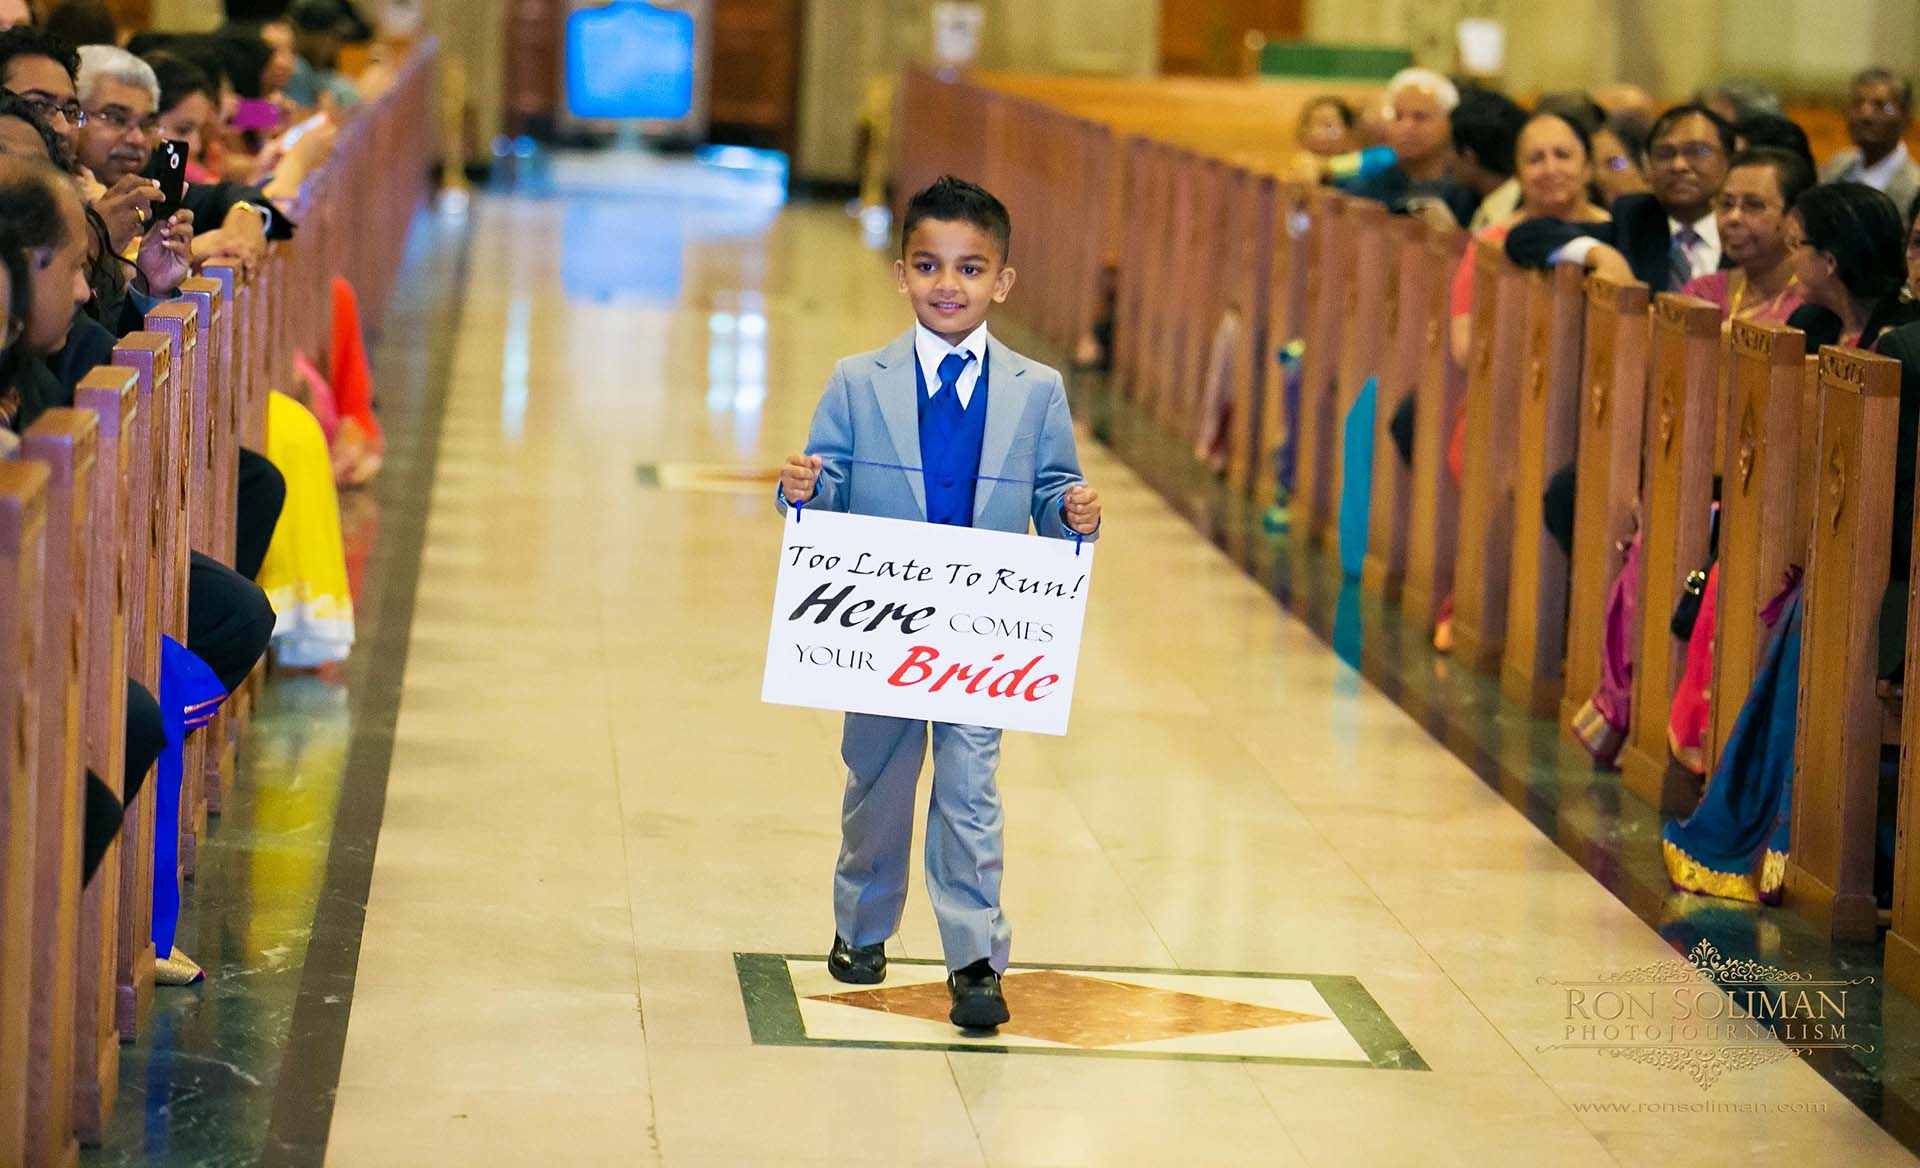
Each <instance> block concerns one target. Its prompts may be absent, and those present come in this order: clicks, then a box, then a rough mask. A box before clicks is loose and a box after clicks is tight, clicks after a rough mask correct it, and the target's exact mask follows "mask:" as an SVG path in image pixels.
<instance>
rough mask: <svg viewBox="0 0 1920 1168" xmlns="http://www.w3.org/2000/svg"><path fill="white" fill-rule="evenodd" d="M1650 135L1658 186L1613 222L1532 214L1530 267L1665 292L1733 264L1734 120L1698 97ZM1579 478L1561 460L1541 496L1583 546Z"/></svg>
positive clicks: (1651, 172) (1515, 253) (1525, 263)
mask: <svg viewBox="0 0 1920 1168" xmlns="http://www.w3.org/2000/svg"><path fill="white" fill-rule="evenodd" d="M1647 137H1648V143H1649V145H1648V147H1647V182H1648V185H1650V186H1651V187H1652V188H1653V192H1652V193H1651V194H1646V195H1621V196H1620V197H1619V198H1617V199H1615V200H1614V201H1613V206H1612V208H1610V209H1611V211H1612V213H1613V218H1612V220H1611V221H1610V222H1604V223H1568V222H1563V221H1561V220H1559V219H1544V218H1542V219H1529V220H1527V221H1526V222H1524V223H1521V224H1518V225H1516V226H1515V227H1514V229H1513V230H1512V231H1511V232H1510V233H1508V235H1507V258H1509V259H1511V260H1512V261H1513V262H1514V263H1516V264H1519V265H1520V266H1521V267H1523V268H1528V267H1530V268H1546V267H1551V266H1552V265H1554V264H1557V263H1577V264H1582V265H1584V266H1585V267H1586V269H1587V270H1588V271H1590V272H1598V273H1600V274H1602V275H1605V276H1608V277H1611V278H1613V279H1616V280H1638V281H1640V282H1641V283H1643V284H1646V285H1647V286H1648V287H1650V288H1652V289H1653V290H1654V291H1655V292H1678V291H1679V290H1680V289H1681V288H1682V287H1684V286H1685V285H1686V283H1687V281H1689V280H1691V279H1693V278H1694V277H1696V276H1704V275H1707V274H1708V273H1710V272H1714V271H1717V270H1719V269H1720V268H1723V267H1728V266H1731V264H1732V260H1731V259H1730V258H1729V257H1728V256H1727V254H1726V252H1725V250H1724V249H1723V248H1722V247H1721V245H1720V225H1719V224H1718V223H1717V222H1715V220H1714V217H1713V202H1714V198H1715V197H1716V196H1717V195H1719V193H1720V185H1721V184H1722V183H1724V182H1725V181H1726V178H1727V163H1728V161H1729V159H1730V158H1731V157H1732V154H1733V127H1731V126H1729V125H1728V124H1727V123H1726V121H1725V120H1724V119H1722V118H1721V117H1720V115H1719V114H1716V113H1714V112H1713V111H1712V110H1710V109H1708V108H1707V107H1706V106H1703V105H1699V104H1696V103H1688V104H1686V105H1677V106H1674V107H1673V108H1672V109H1670V110H1668V111H1667V112H1666V113H1664V114H1661V115H1660V117H1659V119H1658V120H1656V121H1655V122H1654V123H1653V129H1652V130H1651V131H1650V132H1649V134H1648V136H1647ZM1574 487H1575V482H1574V468H1573V467H1572V466H1564V467H1561V468H1559V469H1558V470H1557V471H1555V472H1554V474H1553V475H1552V476H1551V477H1550V478H1549V479H1548V480H1547V489H1546V492H1545V496H1544V497H1543V498H1542V500H1541V505H1542V510H1543V512H1544V516H1543V517H1544V520H1545V524H1546V528H1547V531H1548V533H1549V534H1550V535H1552V536H1553V538H1554V541H1555V542H1556V543H1558V544H1559V545H1560V548H1561V550H1562V551H1571V549H1572V547H1573V507H1574Z"/></svg>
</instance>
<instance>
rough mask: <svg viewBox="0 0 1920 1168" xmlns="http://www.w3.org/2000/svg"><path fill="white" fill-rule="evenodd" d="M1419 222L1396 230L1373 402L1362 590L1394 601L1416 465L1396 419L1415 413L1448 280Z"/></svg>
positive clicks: (1402, 572) (1408, 221) (1403, 566)
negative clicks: (1439, 296) (1396, 436)
mask: <svg viewBox="0 0 1920 1168" xmlns="http://www.w3.org/2000/svg"><path fill="white" fill-rule="evenodd" d="M1432 234H1433V233H1432V231H1430V230H1429V229H1428V227H1427V225H1426V224H1424V223H1422V222H1421V221H1420V220H1418V219H1413V218H1403V219H1397V220H1395V221H1394V222H1393V224H1392V234H1391V236H1390V248H1389V253H1390V256H1391V262H1392V263H1393V265H1394V267H1395V272H1394V278H1393V280H1392V282H1391V288H1392V293H1391V295H1390V296H1389V297H1388V312H1387V319H1386V321H1385V322H1384V325H1383V327H1382V330H1381V335H1382V336H1383V337H1384V338H1385V343H1386V345H1387V353H1386V360H1385V362H1384V363H1383V365H1382V368H1381V372H1380V382H1379V386H1378V388H1377V390H1376V391H1375V394H1374V400H1375V403H1376V404H1375V409H1374V419H1373V422H1374V425H1373V487H1372V491H1371V494H1370V496H1369V497H1370V499H1371V506H1370V508H1369V513H1368V520H1367V558H1366V561H1365V563H1364V564H1363V565H1362V567H1361V572H1360V582H1361V586H1362V587H1364V588H1366V589H1367V590H1368V591H1370V592H1376V593H1378V594H1380V595H1381V596H1383V597H1385V598H1386V599H1388V600H1398V599H1399V598H1400V590H1401V586H1402V584H1403V583H1404V581H1405V579H1406V572H1407V517H1408V515H1409V513H1410V512H1411V510H1412V497H1411V496H1412V492H1411V490H1410V489H1409V487H1410V485H1411V476H1410V473H1409V472H1410V470H1411V468H1412V458H1411V457H1410V455H1411V452H1409V457H1408V459H1407V460H1406V461H1405V462H1402V461H1401V458H1400V451H1399V448H1398V447H1397V446H1396V445H1395V443H1394V440H1393V419H1394V416H1395V414H1396V413H1398V412H1399V411H1400V409H1402V408H1403V407H1405V408H1410V409H1414V410H1416V411H1417V409H1418V406H1417V404H1415V401H1414V399H1415V398H1416V396H1417V395H1418V394H1419V392H1420V380H1421V376H1422V371H1423V369H1424V367H1425V365H1426V357H1427V344H1428V342H1427V334H1428V332H1429V331H1431V330H1432V329H1433V328H1436V327H1438V326H1437V324H1436V321H1437V319H1438V318H1437V317H1435V315H1434V312H1435V305H1434V298H1433V289H1432V284H1433V282H1434V281H1435V280H1442V279H1444V278H1445V275H1446V273H1445V272H1443V271H1441V270H1440V269H1439V268H1438V267H1436V266H1435V265H1433V264H1432V260H1431V256H1432V248H1431V242H1430V238H1429V237H1430V236H1431V235H1432Z"/></svg>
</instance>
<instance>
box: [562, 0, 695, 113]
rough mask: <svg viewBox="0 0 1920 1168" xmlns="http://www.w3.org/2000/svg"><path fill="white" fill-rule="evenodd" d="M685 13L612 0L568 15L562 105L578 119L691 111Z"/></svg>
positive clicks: (690, 36) (689, 20)
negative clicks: (565, 80)
mask: <svg viewBox="0 0 1920 1168" xmlns="http://www.w3.org/2000/svg"><path fill="white" fill-rule="evenodd" d="M694 44H695V40H694V21H693V15H692V14H691V13H688V12H675V11H673V10H671V9H665V8H655V7H654V6H653V5H651V4H647V3H643V2H641V0H614V3H611V4H608V5H607V6H606V7H604V8H583V9H581V10H580V11H578V12H575V13H574V14H573V15H571V16H569V17H567V105H568V108H569V109H570V110H571V111H572V113H573V115H574V116H575V117H578V118H612V119H627V118H633V119H640V120H646V121H674V120H677V119H680V118H684V117H686V116H687V115H688V114H689V113H691V112H692V110H693V69H694V60H693V55H694Z"/></svg>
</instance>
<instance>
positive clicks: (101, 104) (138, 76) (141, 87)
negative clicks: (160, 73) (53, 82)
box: [75, 45, 160, 187]
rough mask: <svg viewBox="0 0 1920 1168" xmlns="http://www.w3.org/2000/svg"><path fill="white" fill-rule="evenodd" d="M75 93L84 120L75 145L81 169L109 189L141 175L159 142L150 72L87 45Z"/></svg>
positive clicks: (125, 56)
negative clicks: (134, 175) (90, 172)
mask: <svg viewBox="0 0 1920 1168" xmlns="http://www.w3.org/2000/svg"><path fill="white" fill-rule="evenodd" d="M75 88H76V89H77V90H78V91H79V98H80V108H81V109H83V110H85V111H86V114H87V120H86V124H85V125H83V126H81V127H80V136H79V138H78V140H77V142H76V143H75V145H76V148H77V151H76V152H77V153H78V155H79V160H80V163H81V165H83V166H85V167H86V168H87V169H88V170H90V171H92V172H93V177H94V178H95V179H97V180H99V181H100V183H101V184H103V185H105V186H107V187H112V186H113V184H115V183H117V182H119V181H120V180H121V179H123V178H125V177H127V176H128V175H130V174H138V173H140V170H141V169H142V168H143V167H145V166H146V165H147V158H148V157H149V156H150V155H151V154H152V153H153V147H154V144H155V143H156V142H157V141H158V140H159V128H160V118H159V109H160V82H159V81H158V80H157V79H156V78H155V77H154V75H153V67H152V66H151V65H149V64H147V63H146V62H145V61H142V60H141V59H140V58H138V57H136V56H134V55H133V54H132V53H129V52H127V51H126V50H125V49H120V48H115V47H114V46H112V45H85V46H83V47H82V48H81V49H80V76H79V78H78V80H77V82H76V86H75Z"/></svg>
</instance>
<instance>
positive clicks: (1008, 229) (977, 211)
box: [900, 174, 1013, 263]
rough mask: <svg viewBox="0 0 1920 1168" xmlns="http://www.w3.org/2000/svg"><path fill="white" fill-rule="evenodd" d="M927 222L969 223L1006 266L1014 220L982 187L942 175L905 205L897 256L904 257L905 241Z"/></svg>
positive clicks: (1003, 205)
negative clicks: (988, 239)
mask: <svg viewBox="0 0 1920 1168" xmlns="http://www.w3.org/2000/svg"><path fill="white" fill-rule="evenodd" d="M928 219H941V220H945V221H948V222H955V223H971V224H973V225H974V226H975V227H978V228H979V229H980V230H982V231H984V232H986V233H987V234H988V235H991V236H992V237H993V241H994V242H995V243H997V244H999V245H1000V260H1001V262H1002V263H1004V262H1006V259H1007V256H1008V254H1009V253H1010V251H1011V246H1012V243H1013V219H1012V217H1011V216H1009V215H1008V214H1007V208H1006V205H1005V204H1003V203H1002V202H1001V201H1000V200H999V199H996V198H994V197H993V194H992V192H990V191H988V190H987V189H986V188H985V187H983V186H979V185H977V184H975V183H970V182H968V181H967V180H965V179H962V178H955V177H953V176H952V175H950V174H943V175H941V176H940V177H939V178H937V179H935V180H934V181H933V185H932V186H930V187H928V188H927V189H925V190H923V191H921V192H920V193H919V194H916V195H915V196H913V198H912V199H910V200H908V201H907V214H906V216H905V218H903V219H901V220H900V254H901V255H903V256H904V255H906V254H907V240H908V239H909V238H911V237H912V235H913V229H914V228H916V227H918V226H920V224H921V223H922V222H923V221H925V220H928Z"/></svg>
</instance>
